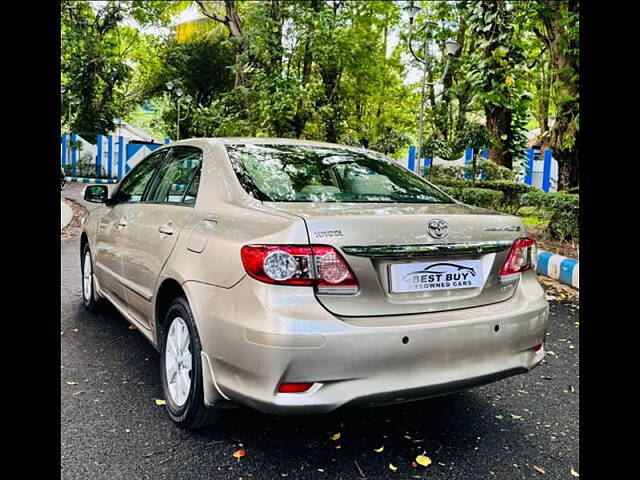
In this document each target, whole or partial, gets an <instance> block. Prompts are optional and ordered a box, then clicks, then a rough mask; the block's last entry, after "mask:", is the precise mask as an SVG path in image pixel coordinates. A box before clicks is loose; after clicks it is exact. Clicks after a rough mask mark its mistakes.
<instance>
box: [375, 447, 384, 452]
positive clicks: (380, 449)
mask: <svg viewBox="0 0 640 480" xmlns="http://www.w3.org/2000/svg"><path fill="white" fill-rule="evenodd" d="M383 450H384V445H383V446H381V447H380V448H374V449H373V451H374V452H376V453H380V452H381V451H383Z"/></svg>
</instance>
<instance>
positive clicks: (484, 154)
mask: <svg viewBox="0 0 640 480" xmlns="http://www.w3.org/2000/svg"><path fill="white" fill-rule="evenodd" d="M482 158H484V159H485V160H488V159H489V149H488V148H483V149H482ZM486 179H487V167H482V170H481V171H480V180H486Z"/></svg>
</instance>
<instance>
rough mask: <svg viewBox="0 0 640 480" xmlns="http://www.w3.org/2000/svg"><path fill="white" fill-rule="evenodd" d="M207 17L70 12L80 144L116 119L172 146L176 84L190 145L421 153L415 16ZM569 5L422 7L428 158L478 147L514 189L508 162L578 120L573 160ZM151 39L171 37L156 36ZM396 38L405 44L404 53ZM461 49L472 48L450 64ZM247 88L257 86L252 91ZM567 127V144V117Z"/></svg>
mask: <svg viewBox="0 0 640 480" xmlns="http://www.w3.org/2000/svg"><path fill="white" fill-rule="evenodd" d="M203 3H204V8H202V7H198V8H200V11H201V12H203V11H206V12H208V13H209V14H211V12H213V13H215V15H210V16H209V17H207V18H204V17H203V18H200V19H197V20H194V21H192V22H187V23H186V24H181V25H179V26H175V25H173V24H172V23H171V20H172V19H175V15H176V14H178V13H180V12H182V11H184V10H185V9H186V8H189V7H190V6H192V5H193V2H188V1H187V2H163V1H142V0H136V1H132V2H125V1H111V2H95V3H91V2H87V1H71V0H65V1H63V2H62V9H61V18H62V31H61V35H62V83H63V85H65V86H66V87H67V88H68V89H69V90H70V91H71V95H65V96H64V98H63V100H64V102H63V109H62V110H63V115H62V118H63V119H66V118H67V115H68V106H69V103H68V102H69V99H70V98H73V99H74V101H79V104H78V106H77V107H75V106H73V107H72V109H71V110H72V114H71V116H72V123H73V130H75V131H78V132H79V133H81V134H83V136H84V138H87V139H88V140H92V139H93V138H94V137H95V134H97V133H107V131H109V130H111V129H112V128H113V119H114V118H127V119H130V120H131V121H133V122H134V123H136V124H138V125H140V126H144V127H147V128H149V129H150V130H151V131H153V132H154V134H157V133H159V132H162V133H163V134H164V135H158V136H169V137H174V136H175V127H176V125H175V122H176V113H177V112H176V106H175V102H172V101H170V99H169V98H168V96H167V92H166V89H165V87H164V84H165V83H166V82H167V81H169V80H171V81H172V82H174V84H176V85H179V86H180V87H181V88H182V90H183V91H184V93H185V94H189V95H191V96H192V97H193V98H194V102H193V104H192V106H191V107H190V108H188V109H187V108H186V107H185V108H181V113H182V115H183V116H185V115H186V118H185V120H183V121H181V122H180V126H181V137H189V136H204V135H207V136H222V135H224V136H240V135H243V136H277V137H293V138H307V139H315V140H326V141H331V142H339V143H346V144H349V145H357V146H364V147H367V148H371V149H374V150H377V151H380V152H382V153H385V154H387V155H390V156H393V157H398V156H400V155H405V152H406V149H407V147H408V145H409V144H411V143H413V144H416V143H417V142H416V140H417V138H416V137H417V129H418V111H419V110H420V86H421V82H420V81H418V82H416V83H414V84H412V85H405V81H406V78H407V76H408V73H409V72H408V66H409V62H410V64H411V66H413V67H414V68H419V69H420V71H422V64H420V63H418V62H417V61H414V60H413V57H412V56H410V55H409V54H408V50H409V49H408V43H407V41H408V32H409V30H410V29H409V24H408V21H407V19H406V17H405V16H404V15H403V13H402V7H403V4H402V2H388V1H385V2H376V1H358V2H345V1H341V0H326V1H325V0H309V1H303V0H288V1H276V0H270V1H260V2H240V1H235V2H220V1H215V2H214V1H210V2H203ZM569 3H571V2H569ZM569 3H568V0H558V2H505V1H503V0H487V1H483V2H467V1H461V2H445V1H434V2H420V7H421V8H422V10H421V12H420V15H419V16H418V17H417V18H416V20H415V23H414V26H413V42H412V44H413V47H414V50H415V51H416V52H417V53H418V54H419V56H421V55H422V52H424V50H423V48H422V47H423V45H424V42H427V46H428V48H427V54H426V61H427V63H428V68H427V82H432V83H434V84H436V85H437V86H428V87H427V89H426V101H425V105H424V107H425V112H424V113H425V125H424V127H425V128H424V136H423V138H424V145H423V147H424V148H423V152H424V153H425V154H426V156H430V157H434V156H438V157H441V158H445V159H455V158H459V157H460V156H461V155H462V154H463V153H464V148H465V147H467V146H472V147H474V148H476V154H475V157H474V158H475V161H476V170H478V171H479V170H480V169H481V168H483V166H484V167H486V168H487V169H488V174H489V179H490V180H513V174H512V173H506V172H504V171H503V170H499V169H498V167H494V165H495V162H496V161H499V160H500V159H501V158H502V157H500V158H498V157H499V155H498V154H496V153H495V152H499V151H503V152H506V154H507V155H509V156H511V158H515V157H517V156H518V155H519V154H520V152H521V151H522V149H523V147H524V141H525V137H524V131H525V129H526V127H527V126H531V127H534V126H535V125H536V124H542V123H544V122H545V118H546V119H547V120H548V118H551V117H552V116H553V115H555V114H558V115H560V114H559V113H558V112H560V113H562V111H566V110H567V108H569V109H570V110H571V111H570V112H569V113H570V115H568V116H567V117H566V121H567V122H568V124H569V126H567V127H566V128H565V127H563V128H564V130H563V132H561V133H562V135H561V136H562V142H561V143H562V145H565V146H571V145H572V142H574V141H575V136H576V135H577V133H576V132H577V124H578V117H577V114H575V115H573V113H575V112H574V110H575V108H574V107H575V105H576V104H577V103H576V102H577V99H578V96H577V90H575V89H573V87H572V88H565V87H566V85H569V84H571V85H573V86H576V87H577V69H576V68H574V66H577V65H578V63H577V61H578V53H579V52H578V49H577V38H578V37H577V35H578V28H577V25H578V17H577V10H576V9H574V8H573V7H571V5H569ZM230 8H231V9H232V10H233V12H235V13H237V15H238V17H239V19H240V22H239V25H240V27H241V28H240V32H239V33H238V32H236V34H237V35H236V34H232V32H231V27H230V22H229V21H228V19H226V20H225V21H220V19H224V18H226V17H225V16H226V15H229V12H230V10H229V9H230ZM215 16H219V19H218V20H216V19H215V18H211V17H215ZM427 21H429V22H434V23H426V22H427ZM547 24H548V25H550V26H554V28H556V27H557V28H556V30H557V33H558V34H559V36H557V37H554V38H555V40H556V41H555V43H553V48H554V49H555V48H556V47H557V48H558V49H559V50H558V51H559V52H560V53H562V54H563V55H564V56H565V57H566V58H567V59H569V60H570V62H569V63H568V64H567V66H566V68H565V69H564V70H566V71H563V72H560V71H558V69H552V68H550V65H551V63H553V62H552V60H553V59H557V58H559V57H558V56H557V55H556V53H557V52H556V51H555V50H553V49H552V48H550V47H549V46H548V45H547V43H548V42H547V40H548V38H546V39H545V37H549V34H550V33H549V32H548V31H547V29H546V26H547ZM148 25H154V26H162V27H165V28H167V29H168V30H169V31H170V32H171V33H170V34H169V35H165V34H161V35H156V34H147V33H143V29H142V28H141V27H143V26H148ZM422 27H426V28H424V29H423V28H422ZM554 31H555V30H554ZM393 32H399V33H398V36H399V39H400V42H399V43H398V44H397V45H395V47H393V48H391V47H392V41H393V39H394V38H395V34H394V33H393ZM449 39H455V40H456V41H457V42H458V43H459V44H460V45H461V47H462V48H461V49H460V51H459V52H457V53H456V54H455V55H454V56H451V57H449V56H447V53H446V49H445V48H444V44H445V41H447V40H449ZM551 50H553V52H552V51H551ZM552 53H553V54H552ZM236 72H238V75H239V74H240V73H241V74H242V76H243V78H244V80H243V81H242V82H239V83H238V86H235V84H236V81H237V80H238V78H236ZM552 80H553V81H552ZM149 102H151V103H152V104H154V105H155V107H156V110H155V112H154V113H153V114H149V115H147V114H142V113H141V112H140V111H139V109H138V107H139V105H140V104H142V103H144V104H147V103H149ZM500 112H501V113H502V114H505V115H506V117H505V118H506V120H505V121H504V122H502V123H500V122H497V121H496V118H497V116H498V113H500ZM572 112H573V113H572ZM151 117H153V118H151ZM558 118H559V119H560V122H556V124H557V125H558V126H559V127H558V128H560V127H562V126H563V125H564V124H563V123H562V122H564V119H565V117H564V116H562V115H560V116H559V117H558ZM547 133H548V132H547ZM547 138H550V137H547ZM482 148H490V149H491V152H492V158H491V160H492V161H493V163H492V162H489V163H487V164H485V163H484V160H482V159H480V158H479V152H480V149H482ZM559 161H560V160H559ZM436 173H437V172H436V170H435V169H434V171H433V172H432V174H434V175H435V174H436ZM463 173H464V172H463V171H462V172H461V171H456V172H453V174H454V175H453V176H455V177H458V178H459V177H461V176H462V175H463ZM435 176H438V175H435ZM478 185H480V183H479V184H478ZM504 196H505V197H508V198H510V193H509V192H505V193H504ZM505 201H507V200H505V199H503V202H505ZM508 202H511V200H510V199H509V200H508Z"/></svg>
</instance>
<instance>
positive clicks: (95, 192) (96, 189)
mask: <svg viewBox="0 0 640 480" xmlns="http://www.w3.org/2000/svg"><path fill="white" fill-rule="evenodd" d="M108 198H109V190H108V189H107V186H106V185H89V186H87V188H85V189H84V199H85V200H86V201H87V202H91V203H105V202H106V201H107V199H108Z"/></svg>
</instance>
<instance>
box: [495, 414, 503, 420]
mask: <svg viewBox="0 0 640 480" xmlns="http://www.w3.org/2000/svg"><path fill="white" fill-rule="evenodd" d="M494 416H495V417H496V418H497V419H498V420H502V419H503V418H504V417H503V416H502V415H494Z"/></svg>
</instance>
